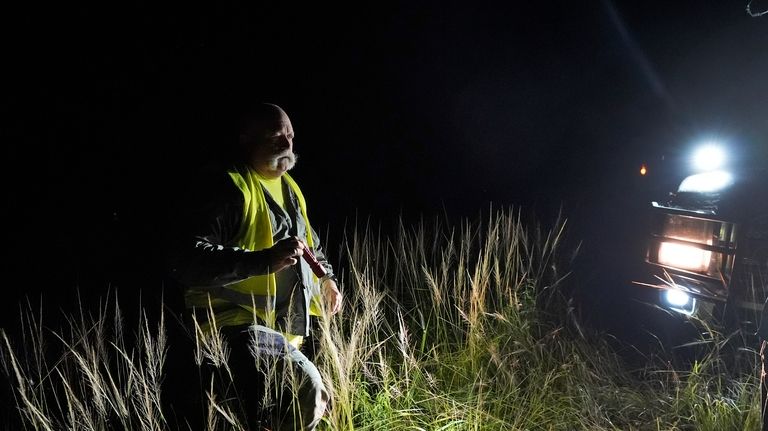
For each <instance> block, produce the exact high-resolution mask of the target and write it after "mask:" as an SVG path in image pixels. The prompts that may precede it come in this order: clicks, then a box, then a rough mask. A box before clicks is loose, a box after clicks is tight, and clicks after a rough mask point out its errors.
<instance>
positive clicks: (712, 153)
mask: <svg viewBox="0 0 768 431" xmlns="http://www.w3.org/2000/svg"><path fill="white" fill-rule="evenodd" d="M724 164H725V152H724V151H723V149H722V148H720V147H718V146H717V145H715V144H708V145H704V146H703V147H701V148H699V149H698V150H696V153H694V155H693V166H694V167H695V168H696V169H698V170H700V171H712V170H715V169H719V168H721V167H722V166H723V165H724Z"/></svg>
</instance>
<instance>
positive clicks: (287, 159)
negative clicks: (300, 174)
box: [269, 152, 299, 172]
mask: <svg viewBox="0 0 768 431" xmlns="http://www.w3.org/2000/svg"><path fill="white" fill-rule="evenodd" d="M298 159H299V155H298V154H296V153H293V152H291V153H288V154H281V155H279V156H277V157H275V158H273V159H270V160H269V167H270V168H271V169H272V170H275V171H276V170H278V169H279V170H284V171H286V172H287V171H290V170H291V169H293V167H294V166H296V161H297V160H298Z"/></svg>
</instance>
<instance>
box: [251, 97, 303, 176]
mask: <svg viewBox="0 0 768 431" xmlns="http://www.w3.org/2000/svg"><path fill="white" fill-rule="evenodd" d="M240 147H241V149H242V150H243V155H244V156H245V162H247V163H248V165H249V166H250V167H251V168H252V169H254V170H255V171H256V172H258V173H259V174H261V175H262V176H264V177H266V178H277V177H280V176H281V175H283V174H284V173H285V172H287V171H288V170H290V169H291V168H293V166H294V165H295V163H296V155H295V154H294V153H293V126H292V125H291V120H290V119H289V118H288V114H286V113H285V111H283V109H282V108H280V107H279V106H277V105H274V104H271V103H261V104H259V105H256V106H254V107H253V108H251V109H249V110H248V111H246V112H245V113H244V114H243V115H242V116H241V117H240Z"/></svg>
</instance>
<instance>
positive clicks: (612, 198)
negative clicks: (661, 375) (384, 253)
mask: <svg viewBox="0 0 768 431" xmlns="http://www.w3.org/2000/svg"><path fill="white" fill-rule="evenodd" d="M102 3H104V4H106V3H111V2H102ZM155 3H161V2H149V3H147V4H145V5H141V4H136V3H130V2H129V3H125V4H121V5H119V7H118V6H105V5H103V4H102V5H98V6H90V7H86V6H80V7H78V6H74V5H72V4H63V5H61V6H56V7H55V8H51V9H48V8H46V7H43V6H42V5H38V6H29V7H27V8H25V9H23V10H6V11H4V13H3V14H2V15H1V16H2V18H0V20H2V22H1V23H0V27H1V28H2V29H3V30H2V32H3V34H2V40H3V47H2V49H3V69H4V71H5V73H4V76H5V78H4V79H3V82H4V84H5V88H4V91H3V103H2V109H3V117H4V119H5V120H7V125H6V126H4V127H3V135H4V136H3V141H4V145H3V153H4V155H3V164H4V167H5V169H3V187H4V189H3V190H4V195H5V201H6V202H7V204H6V206H5V211H4V212H5V213H6V216H10V220H9V221H8V222H7V225H6V233H7V235H8V236H9V237H10V239H11V242H10V244H11V247H10V248H7V249H6V254H10V255H11V258H10V262H11V264H10V265H9V268H8V271H7V273H8V274H10V276H9V280H12V281H11V282H9V283H8V284H7V285H6V288H7V289H10V290H11V291H14V292H17V293H18V295H17V297H21V295H22V292H33V293H37V292H40V291H54V290H55V291H64V292H70V291H71V290H70V289H71V286H73V285H75V284H79V285H81V286H88V285H89V283H90V285H92V286H98V285H99V283H101V284H102V285H104V284H106V283H108V282H112V283H115V284H120V283H123V284H124V285H128V286H134V285H138V284H141V283H142V282H144V281H145V280H151V278H150V277H148V278H144V277H145V276H146V274H147V273H149V272H151V270H149V269H147V268H148V264H147V262H149V261H151V258H150V257H149V256H151V255H152V252H151V250H152V249H153V248H156V247H157V246H158V243H157V242H158V238H159V232H158V230H159V227H158V226H157V224H156V223H154V218H155V215H156V214H158V213H159V212H161V211H162V207H163V205H164V203H165V202H166V201H167V196H168V195H167V193H168V191H169V189H170V187H169V186H171V185H173V184H179V183H182V182H183V181H185V175H186V174H187V173H188V169H189V167H190V166H193V165H196V164H199V163H200V162H201V161H203V160H206V159H207V158H209V157H211V156H212V155H213V154H215V153H216V152H217V151H219V150H220V149H221V148H222V147H223V146H224V145H225V143H224V141H225V140H226V138H227V137H228V136H230V135H228V133H231V132H230V131H227V130H226V128H225V126H226V124H227V122H226V121H227V119H228V118H229V116H228V112H229V109H230V108H231V107H232V106H233V105H234V104H235V103H236V102H237V101H241V100H248V99H252V100H265V101H272V102H274V103H277V104H279V105H281V106H282V107H283V108H285V109H286V111H287V112H288V113H289V115H290V116H291V118H292V120H293V124H294V127H295V129H296V133H297V138H296V141H295V145H296V150H297V152H298V153H299V154H300V156H301V160H300V162H299V165H298V167H297V168H296V171H295V177H297V179H299V181H300V183H301V184H302V186H303V189H304V191H305V194H306V195H307V197H308V199H309V204H310V207H311V208H310V211H311V212H312V213H313V218H314V220H315V224H316V225H317V226H319V227H321V229H322V228H324V227H325V226H328V227H329V228H330V230H331V231H332V234H333V233H335V234H339V233H340V231H341V229H342V227H343V223H344V221H345V220H347V219H350V218H353V217H354V214H355V212H357V213H358V214H361V215H363V216H365V215H369V214H371V215H374V217H376V218H378V219H387V218H389V217H392V216H395V215H397V214H400V213H401V212H402V213H403V214H405V215H406V217H412V216H413V217H415V216H417V215H419V214H422V213H423V214H427V215H432V214H436V213H439V212H442V211H443V210H445V211H446V212H448V213H449V214H451V215H454V216H465V215H467V216H473V215H476V214H477V212H478V211H479V210H480V209H483V208H487V206H488V205H489V203H491V202H492V203H493V204H494V205H516V206H522V207H524V208H529V209H536V210H537V211H541V213H542V214H549V213H551V211H553V210H555V209H557V207H559V206H560V205H561V204H563V205H564V207H565V210H566V215H567V216H572V217H574V218H575V219H577V220H590V219H594V218H595V214H596V213H597V214H600V215H599V216H598V218H600V219H601V222H603V223H610V221H606V220H610V219H611V217H619V216H620V214H619V212H620V210H619V209H616V208H618V207H617V206H616V205H613V204H615V203H617V202H618V200H620V199H623V198H626V197H627V196H636V195H637V193H641V194H642V190H641V191H640V192H638V187H643V186H642V185H638V182H637V178H635V175H636V174H635V172H636V169H637V168H638V167H639V165H640V163H642V162H648V163H649V164H650V166H651V167H652V169H653V168H655V166H656V165H655V164H654V163H655V162H657V161H658V160H660V159H659V157H660V155H662V154H664V155H665V156H667V158H666V159H665V160H673V159H674V158H675V157H678V156H680V155H682V154H684V153H685V151H686V150H687V149H689V148H690V145H691V143H692V142H693V141H694V140H695V139H696V138H699V137H701V136H705V135H707V134H716V135H719V136H722V137H724V138H726V140H728V142H729V143H730V144H731V145H732V146H733V147H734V148H738V149H739V150H738V151H740V153H739V154H742V156H743V157H744V158H751V156H747V154H750V153H749V152H750V151H755V149H758V148H764V147H765V146H766V143H767V141H766V138H767V137H768V121H766V115H765V113H764V109H765V107H764V105H765V101H766V100H768V79H766V77H768V55H766V49H768V21H766V20H767V19H768V17H763V18H752V17H749V16H748V15H747V14H746V12H745V6H746V1H736V0H729V1H714V0H712V1H693V0H686V1H676V2H631V1H618V2H616V1H614V2H612V1H610V0H604V1H591V2H559V3H558V2H495V3H493V2H492V3H486V2H467V1H464V2H428V3H422V2H406V1H394V2H381V4H370V5H363V4H357V5H345V6H342V5H332V4H325V2H324V3H322V4H314V5H312V4H310V5H302V6H299V5H298V4H293V5H279V6H278V5H274V4H272V5H265V4H262V3H261V2H242V3H236V2H214V3H211V4H209V5H192V4H190V3H188V2H177V3H175V4H170V3H166V2H162V3H164V5H157V4H155ZM310 3H311V2H310ZM416 3H422V4H418V5H417V4H416ZM755 6H757V4H756V5H755ZM762 151H763V152H762V154H763V155H765V151H764V150H762ZM638 201H641V199H638ZM609 207H610V208H609ZM587 231H588V230H587V229H585V230H584V231H583V232H587ZM116 274H117V275H116ZM121 280H122V281H121ZM124 280H130V281H124ZM150 284H151V283H150ZM147 288H151V286H147ZM13 299H14V300H15V299H16V298H13ZM10 302H13V301H10Z"/></svg>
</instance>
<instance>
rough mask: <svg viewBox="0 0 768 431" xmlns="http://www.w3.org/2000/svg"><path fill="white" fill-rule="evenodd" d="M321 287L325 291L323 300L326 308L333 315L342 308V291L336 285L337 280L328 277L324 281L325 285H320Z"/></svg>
mask: <svg viewBox="0 0 768 431" xmlns="http://www.w3.org/2000/svg"><path fill="white" fill-rule="evenodd" d="M320 289H321V290H322V292H323V301H324V302H325V307H326V310H327V311H328V312H329V313H331V315H334V314H336V313H338V312H339V310H341V292H339V287H338V286H336V282H335V281H333V280H331V279H328V280H325V281H324V282H323V285H322V286H320Z"/></svg>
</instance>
